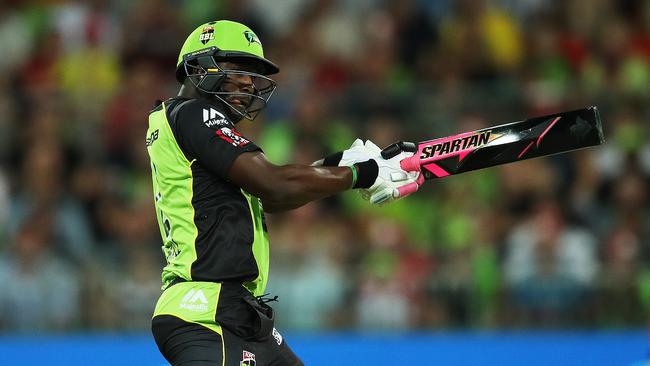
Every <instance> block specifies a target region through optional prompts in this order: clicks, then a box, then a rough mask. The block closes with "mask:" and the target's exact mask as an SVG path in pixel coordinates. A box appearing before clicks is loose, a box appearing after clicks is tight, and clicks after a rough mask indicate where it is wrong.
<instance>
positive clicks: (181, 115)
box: [167, 98, 234, 130]
mask: <svg viewBox="0 0 650 366" xmlns="http://www.w3.org/2000/svg"><path fill="white" fill-rule="evenodd" d="M167 113H168V114H169V116H170V117H171V119H172V120H173V121H174V122H177V123H179V122H180V123H181V124H187V125H194V126H196V125H197V124H199V125H201V124H202V125H204V126H205V127H208V128H211V129H215V130H218V129H220V128H222V127H233V126H234V123H233V122H232V121H231V120H230V119H229V118H228V116H227V114H226V113H225V112H224V110H223V109H222V108H221V107H220V106H218V105H215V104H214V103H210V102H209V101H206V100H203V99H184V98H176V99H174V100H172V101H171V102H170V103H169V105H168V110H167Z"/></svg>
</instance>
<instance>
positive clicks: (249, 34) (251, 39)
mask: <svg viewBox="0 0 650 366" xmlns="http://www.w3.org/2000/svg"><path fill="white" fill-rule="evenodd" d="M244 37H246V40H247V41H248V45H249V46H250V45H251V43H257V44H259V45H260V46H261V45H262V42H260V39H259V38H257V36H256V35H255V33H253V32H251V31H246V32H244Z"/></svg>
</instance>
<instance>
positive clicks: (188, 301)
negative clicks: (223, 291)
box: [179, 289, 208, 311]
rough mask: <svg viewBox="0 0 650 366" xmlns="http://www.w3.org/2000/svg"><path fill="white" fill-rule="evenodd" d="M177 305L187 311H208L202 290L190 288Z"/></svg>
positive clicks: (206, 300)
mask: <svg viewBox="0 0 650 366" xmlns="http://www.w3.org/2000/svg"><path fill="white" fill-rule="evenodd" d="M179 306H180V308H181V309H187V310H189V311H208V299H206V297H205V295H204V294H203V290H200V289H199V290H194V289H191V290H189V291H188V292H187V294H185V296H183V299H182V300H181V303H180V305H179Z"/></svg>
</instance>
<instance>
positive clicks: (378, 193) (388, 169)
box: [360, 141, 424, 205]
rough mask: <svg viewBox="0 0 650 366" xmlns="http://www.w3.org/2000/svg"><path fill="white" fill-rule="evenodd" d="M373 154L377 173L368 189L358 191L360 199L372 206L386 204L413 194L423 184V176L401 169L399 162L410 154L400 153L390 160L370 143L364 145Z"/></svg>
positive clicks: (417, 172) (410, 154)
mask: <svg viewBox="0 0 650 366" xmlns="http://www.w3.org/2000/svg"><path fill="white" fill-rule="evenodd" d="M364 146H365V147H366V149H368V150H371V151H373V152H374V154H376V155H375V157H374V160H375V161H376V162H377V165H378V167H379V172H378V174H377V179H376V180H375V182H374V184H373V185H372V186H371V187H370V188H368V189H362V190H360V193H361V197H363V198H364V199H366V200H368V201H370V203H372V204H380V205H381V204H386V203H388V202H391V201H394V200H396V199H399V198H402V197H406V196H408V195H409V194H411V193H414V192H416V191H417V190H418V188H420V186H421V185H422V183H424V176H423V175H422V174H421V173H420V172H419V171H416V172H409V171H405V170H403V169H402V167H401V166H400V162H401V161H402V160H403V159H406V158H408V157H411V156H412V155H413V153H412V152H405V151H402V152H400V153H399V154H397V155H395V156H393V157H392V158H390V159H384V158H383V157H382V156H381V149H380V148H379V147H377V146H376V145H375V144H373V143H372V142H370V141H367V142H366V144H365V145H364Z"/></svg>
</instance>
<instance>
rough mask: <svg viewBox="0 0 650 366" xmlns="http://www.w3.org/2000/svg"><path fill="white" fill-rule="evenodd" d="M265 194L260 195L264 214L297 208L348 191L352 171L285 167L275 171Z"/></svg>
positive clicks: (328, 168) (330, 168)
mask: <svg viewBox="0 0 650 366" xmlns="http://www.w3.org/2000/svg"><path fill="white" fill-rule="evenodd" d="M269 178H270V179H271V180H270V181H269V183H270V184H269V185H267V187H266V190H264V191H261V192H259V197H260V199H262V202H263V205H264V207H265V211H267V212H279V211H287V210H292V209H294V208H298V207H300V206H302V205H304V204H306V203H309V202H311V201H316V200H319V199H322V198H325V197H329V196H332V195H334V194H336V193H339V192H342V191H345V190H347V189H349V188H350V187H351V185H352V171H351V169H350V168H348V167H312V166H304V165H285V166H280V167H277V169H275V172H274V174H273V177H272V178H271V177H269Z"/></svg>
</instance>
